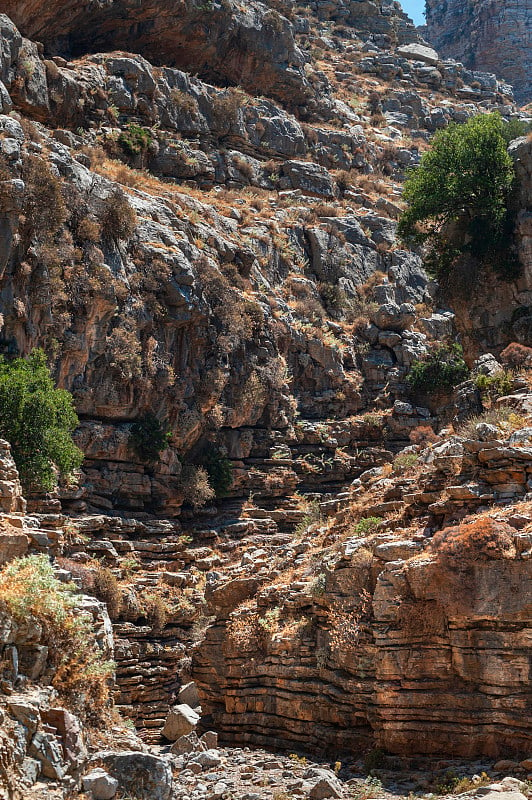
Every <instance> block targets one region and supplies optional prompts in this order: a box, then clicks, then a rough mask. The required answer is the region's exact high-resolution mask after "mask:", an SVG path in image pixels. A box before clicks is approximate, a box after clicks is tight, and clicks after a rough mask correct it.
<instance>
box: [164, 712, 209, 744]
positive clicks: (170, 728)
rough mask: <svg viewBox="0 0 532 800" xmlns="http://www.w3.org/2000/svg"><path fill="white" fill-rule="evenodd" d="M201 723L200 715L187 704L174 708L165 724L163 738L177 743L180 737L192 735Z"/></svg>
mask: <svg viewBox="0 0 532 800" xmlns="http://www.w3.org/2000/svg"><path fill="white" fill-rule="evenodd" d="M199 721H200V715H199V714H198V713H197V712H196V711H194V709H193V708H191V707H190V706H188V705H187V704H186V703H181V704H180V705H177V706H173V707H172V708H171V709H170V711H169V712H168V716H167V718H166V722H165V723H164V728H163V732H162V733H163V736H164V738H165V739H168V740H169V741H170V742H175V741H176V740H177V739H179V737H180V736H186V735H187V734H188V733H191V732H192V731H193V730H194V729H195V727H196V725H197V724H198V722H199Z"/></svg>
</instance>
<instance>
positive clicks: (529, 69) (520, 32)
mask: <svg viewBox="0 0 532 800" xmlns="http://www.w3.org/2000/svg"><path fill="white" fill-rule="evenodd" d="M426 9H427V36H428V38H429V39H430V41H431V42H432V44H433V45H434V47H435V48H436V49H437V50H438V51H439V52H440V53H441V54H442V55H444V56H447V57H451V58H455V59H457V60H458V61H462V62H463V63H464V64H465V65H466V66H467V67H470V68H472V69H480V70H485V71H487V72H494V73H495V74H496V75H497V76H499V77H501V78H504V80H506V81H508V83H511V84H512V85H513V86H514V88H515V95H516V98H517V100H519V101H520V102H521V103H525V102H527V101H530V100H531V99H532V81H531V78H530V76H531V74H532V56H531V53H532V5H531V4H530V0H481V2H476V0H450V1H449V2H446V3H441V2H439V0H427V3H426Z"/></svg>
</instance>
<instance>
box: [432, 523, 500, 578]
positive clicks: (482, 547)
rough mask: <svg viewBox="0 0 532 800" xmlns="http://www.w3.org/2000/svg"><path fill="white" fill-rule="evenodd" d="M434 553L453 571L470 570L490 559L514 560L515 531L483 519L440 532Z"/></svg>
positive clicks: (433, 548)
mask: <svg viewBox="0 0 532 800" xmlns="http://www.w3.org/2000/svg"><path fill="white" fill-rule="evenodd" d="M431 549H432V552H433V553H435V554H436V556H437V557H438V558H439V559H441V560H442V561H443V563H444V564H446V565H447V566H448V567H449V568H451V569H455V568H456V569H459V568H465V569H467V568H469V567H471V566H472V565H474V564H477V563H479V562H482V561H487V560H489V559H504V558H511V557H512V556H514V555H515V545H514V529H513V528H511V527H510V526H509V525H508V524H507V523H506V522H501V521H500V520H496V519H493V518H492V517H480V518H478V519H474V520H473V521H471V522H462V523H461V524H460V525H456V526H454V527H450V528H444V529H443V530H442V531H438V533H436V534H435V536H434V538H433V539H432V542H431Z"/></svg>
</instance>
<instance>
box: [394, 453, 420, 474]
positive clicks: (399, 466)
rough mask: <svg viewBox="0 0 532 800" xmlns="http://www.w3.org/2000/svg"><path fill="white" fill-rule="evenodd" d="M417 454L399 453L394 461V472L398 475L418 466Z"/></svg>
mask: <svg viewBox="0 0 532 800" xmlns="http://www.w3.org/2000/svg"><path fill="white" fill-rule="evenodd" d="M417 461H418V455H417V453H399V455H398V456H396V457H395V458H394V460H393V471H394V472H395V473H396V474H397V473H401V472H403V470H405V469H410V467H413V466H414V465H415V464H417Z"/></svg>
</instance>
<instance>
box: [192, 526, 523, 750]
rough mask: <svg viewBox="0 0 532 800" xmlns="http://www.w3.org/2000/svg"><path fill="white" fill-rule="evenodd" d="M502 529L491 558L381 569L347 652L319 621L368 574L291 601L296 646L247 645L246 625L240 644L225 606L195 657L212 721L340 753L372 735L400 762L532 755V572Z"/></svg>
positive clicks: (338, 573) (287, 641)
mask: <svg viewBox="0 0 532 800" xmlns="http://www.w3.org/2000/svg"><path fill="white" fill-rule="evenodd" d="M493 525H495V523H493ZM497 525H499V526H500V528H501V530H500V531H499V532H498V533H497V535H495V533H494V531H493V530H491V528H490V532H491V534H493V536H495V540H496V541H495V543H494V545H493V548H490V542H491V540H490V541H489V542H488V544H487V545H486V541H485V540H484V539H483V540H482V553H481V554H480V555H479V554H478V553H477V555H476V557H475V558H474V559H473V558H468V556H467V554H465V555H464V559H463V561H462V562H461V563H460V564H458V565H456V564H454V565H453V566H452V567H451V566H450V565H449V561H448V553H447V550H446V549H445V547H447V548H449V547H450V546H451V544H452V543H451V544H449V543H447V544H446V543H445V542H440V543H436V545H435V553H434V554H433V555H426V554H425V555H422V556H417V557H415V558H414V559H408V560H407V561H399V560H394V561H391V562H389V563H387V564H386V565H382V571H381V572H380V575H379V577H378V579H377V583H376V587H375V589H374V592H373V597H372V603H371V607H372V612H371V613H372V617H373V619H372V622H369V620H367V621H366V622H367V623H368V624H365V625H363V628H364V633H363V634H362V635H361V636H360V638H359V640H358V642H357V643H356V644H354V643H353V642H350V641H348V640H347V639H346V640H345V642H344V646H343V647H342V649H337V648H335V647H334V626H335V625H336V624H338V620H337V619H336V618H335V617H329V619H328V620H327V619H326V616H325V614H324V609H325V608H326V606H327V605H331V604H332V605H334V604H335V603H339V602H342V598H344V599H345V597H346V596H350V597H356V596H357V595H358V594H359V592H360V580H361V577H362V574H361V571H360V566H355V565H353V566H352V567H349V566H348V564H347V562H339V565H338V566H337V569H336V570H335V572H333V573H332V574H331V576H330V578H329V579H328V581H327V588H326V589H325V592H324V594H323V596H322V597H320V598H317V599H315V600H314V601H313V600H312V599H311V598H310V597H309V596H308V595H307V596H305V595H304V594H303V592H300V593H299V595H298V594H297V592H295V591H292V592H291V593H290V592H289V593H288V594H287V595H286V597H287V600H289V602H290V607H291V608H292V609H293V608H294V607H297V611H298V614H301V617H302V618H304V619H305V620H307V622H308V625H307V627H306V628H305V629H302V632H301V635H300V636H295V637H292V638H289V637H278V638H277V639H276V638H275V637H273V639H272V640H270V641H266V639H265V638H264V637H263V636H262V637H261V636H260V635H259V636H258V637H253V636H250V630H251V626H252V624H253V619H252V615H249V614H248V615H247V616H243V617H241V620H242V621H241V624H240V626H239V628H238V635H239V637H240V638H238V637H237V639H236V640H235V639H234V638H232V636H233V634H231V632H230V631H231V622H230V620H228V612H227V608H226V609H225V610H224V612H222V613H221V614H220V616H219V618H218V620H217V622H216V624H215V625H214V626H213V627H211V628H210V629H209V631H208V635H207V638H206V640H205V642H204V643H203V645H201V647H200V648H199V649H198V651H197V652H196V656H195V676H196V679H197V680H198V682H199V684H200V687H201V693H202V706H203V709H204V711H206V712H207V713H208V714H212V715H213V719H214V721H215V724H216V727H217V728H218V729H219V730H220V732H222V734H223V735H225V736H229V737H230V738H231V739H233V740H237V741H241V742H253V743H255V744H256V743H260V742H267V741H268V740H269V741H270V743H272V742H275V744H278V745H284V746H291V745H294V744H296V743H303V742H304V743H305V745H306V746H307V747H311V748H316V749H317V748H319V749H320V750H324V749H329V750H331V752H332V751H335V750H336V752H338V749H343V748H345V749H352V748H356V747H360V746H361V745H364V744H365V745H367V742H368V741H371V739H372V737H374V739H375V741H376V742H377V744H378V745H379V746H381V747H383V748H385V749H386V750H388V751H390V752H393V753H399V754H411V753H414V752H416V753H426V754H431V753H432V754H434V753H447V754H450V755H455V756H460V757H466V758H470V757H474V756H478V755H488V756H495V757H497V756H499V755H501V753H503V752H504V748H513V749H515V751H516V752H520V751H527V750H528V749H529V748H530V729H529V719H528V710H527V709H528V708H529V702H530V688H529V686H530V683H529V682H530V664H529V648H530V631H531V622H532V606H531V605H530V597H532V585H531V580H532V570H531V568H530V563H531V562H530V561H529V560H528V557H527V556H526V554H525V555H524V556H523V557H520V556H516V555H515V549H513V551H512V548H509V549H508V548H507V549H505V547H506V540H505V538H504V537H505V536H506V535H507V534H508V532H509V530H511V529H509V527H508V526H507V525H505V524H504V523H497ZM492 527H493V526H492ZM449 530H450V531H451V532H452V531H455V529H449ZM460 535H462V536H466V535H468V533H467V526H464V528H462V527H461V528H460ZM493 536H492V538H493ZM501 537H502V544H501V541H500V540H501ZM444 545H445V546H444ZM479 552H480V551H479ZM374 563H376V562H374ZM376 568H377V567H375V566H374V569H376ZM369 585H370V584H369V583H368V586H369ZM346 593H349V594H348V595H347V594H346ZM281 597H282V591H280V592H279V594H278V595H277V596H276V602H280V600H281ZM261 613H262V614H263V615H264V614H265V610H264V609H262V611H261V610H260V602H259V614H261ZM281 613H284V612H281ZM346 619H350V617H346ZM340 623H341V620H340ZM242 637H244V638H243V639H242ZM242 641H244V642H245V646H242ZM351 645H352V646H351Z"/></svg>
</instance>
